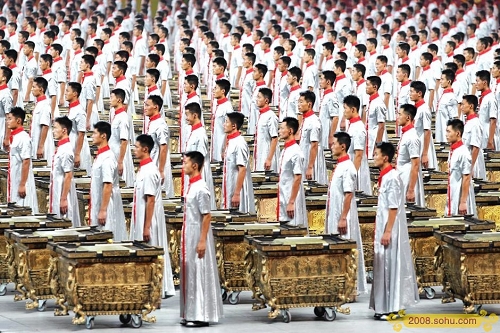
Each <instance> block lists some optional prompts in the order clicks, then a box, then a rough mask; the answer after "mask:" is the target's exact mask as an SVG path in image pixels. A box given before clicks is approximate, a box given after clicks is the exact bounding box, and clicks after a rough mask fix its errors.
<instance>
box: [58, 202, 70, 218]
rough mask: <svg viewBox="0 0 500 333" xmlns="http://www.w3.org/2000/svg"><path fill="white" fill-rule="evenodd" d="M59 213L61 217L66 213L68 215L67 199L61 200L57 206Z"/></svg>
mask: <svg viewBox="0 0 500 333" xmlns="http://www.w3.org/2000/svg"><path fill="white" fill-rule="evenodd" d="M59 211H60V212H61V214H62V215H66V213H68V199H66V198H62V199H61V203H60V204H59Z"/></svg>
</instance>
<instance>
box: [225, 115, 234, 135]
mask: <svg viewBox="0 0 500 333" xmlns="http://www.w3.org/2000/svg"><path fill="white" fill-rule="evenodd" d="M234 130H236V125H233V123H231V122H230V121H229V118H228V117H226V120H225V121H224V133H226V134H227V133H232V132H233V131H234Z"/></svg>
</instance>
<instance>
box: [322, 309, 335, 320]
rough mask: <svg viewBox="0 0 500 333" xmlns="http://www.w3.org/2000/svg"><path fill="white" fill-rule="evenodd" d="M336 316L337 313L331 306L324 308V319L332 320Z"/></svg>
mask: <svg viewBox="0 0 500 333" xmlns="http://www.w3.org/2000/svg"><path fill="white" fill-rule="evenodd" d="M335 318H337V313H336V312H335V310H334V309H332V308H326V309H325V319H326V320H328V321H334V320H335Z"/></svg>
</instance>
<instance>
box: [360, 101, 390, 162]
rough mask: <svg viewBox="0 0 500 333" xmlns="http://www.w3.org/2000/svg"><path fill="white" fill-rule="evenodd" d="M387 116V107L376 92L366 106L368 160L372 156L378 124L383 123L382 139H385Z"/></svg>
mask: <svg viewBox="0 0 500 333" xmlns="http://www.w3.org/2000/svg"><path fill="white" fill-rule="evenodd" d="M386 117H387V107H386V106H385V103H384V101H383V100H382V97H380V96H379V95H378V94H375V95H372V96H370V99H369V102H368V106H367V107H366V122H367V125H366V127H365V129H366V131H367V137H368V140H367V141H366V151H365V153H366V154H367V157H368V159H369V160H371V159H372V158H373V149H374V148H375V141H376V140H377V132H378V124H379V123H384V133H383V134H382V141H386V140H387V129H386V128H385V120H386Z"/></svg>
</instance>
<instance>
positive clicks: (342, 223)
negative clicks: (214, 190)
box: [337, 217, 347, 235]
mask: <svg viewBox="0 0 500 333" xmlns="http://www.w3.org/2000/svg"><path fill="white" fill-rule="evenodd" d="M337 229H338V230H339V233H340V234H341V235H345V234H347V219H346V218H345V217H344V218H341V219H340V220H339V226H338V228H337Z"/></svg>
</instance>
